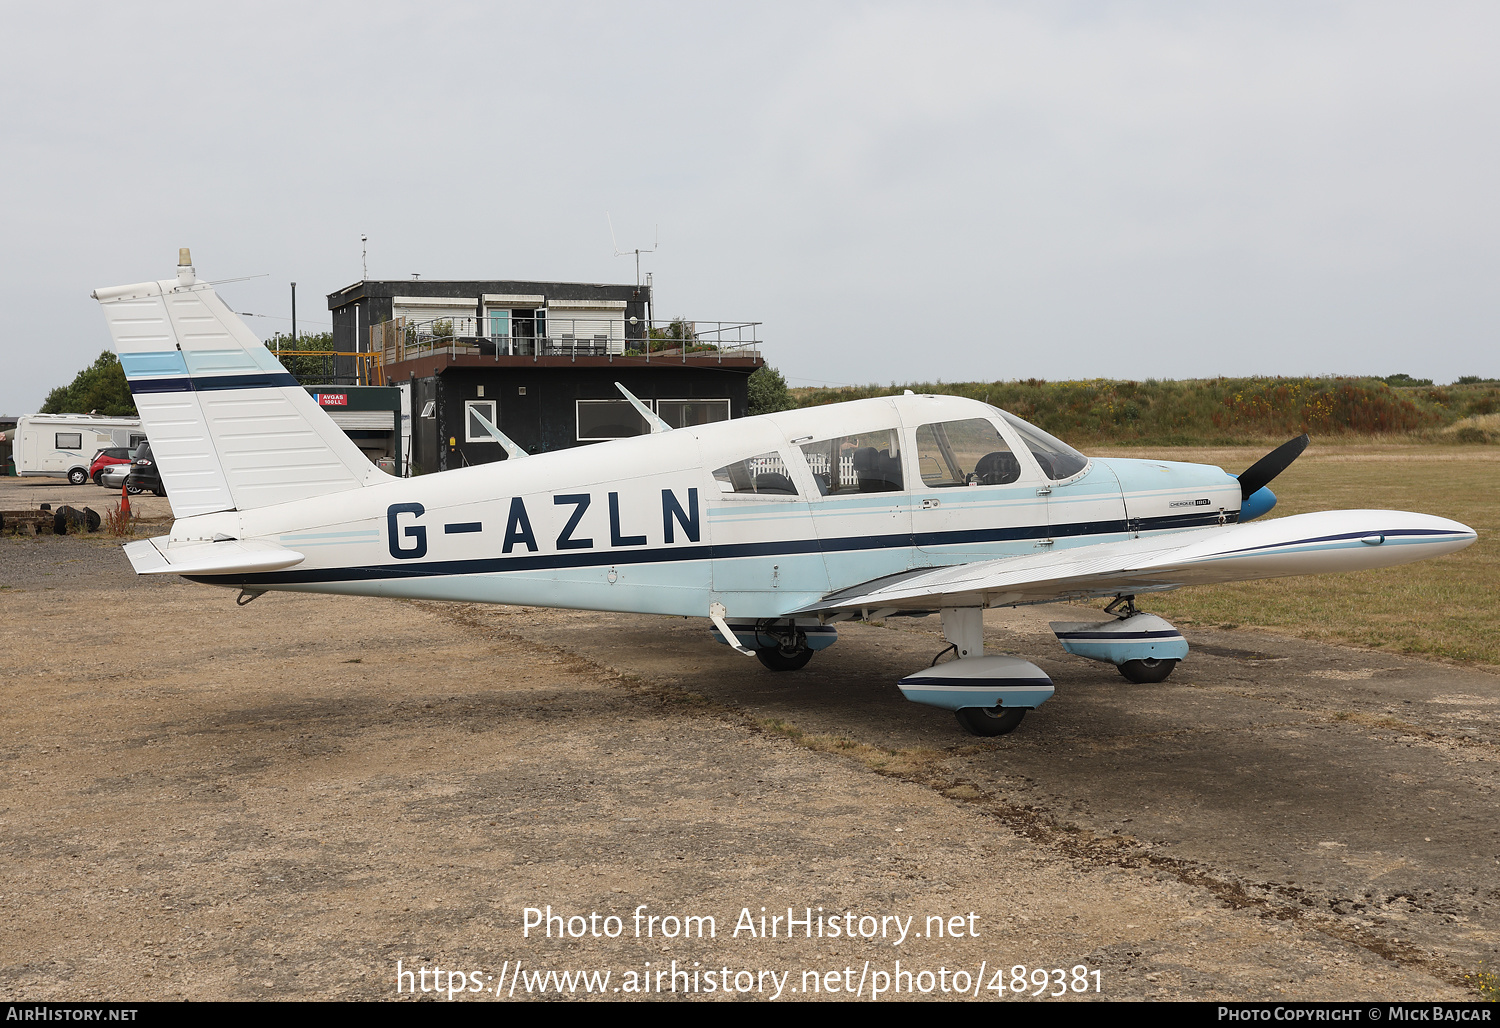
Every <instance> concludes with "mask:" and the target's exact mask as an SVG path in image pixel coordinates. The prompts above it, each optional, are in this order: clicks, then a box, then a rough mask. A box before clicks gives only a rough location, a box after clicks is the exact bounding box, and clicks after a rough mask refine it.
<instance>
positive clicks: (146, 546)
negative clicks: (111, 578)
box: [125, 536, 306, 575]
mask: <svg viewBox="0 0 1500 1028" xmlns="http://www.w3.org/2000/svg"><path fill="white" fill-rule="evenodd" d="M125 555H126V556H127V557H129V558H130V564H131V566H132V567H134V568H135V573H136V574H138V575H242V574H253V573H255V572H258V571H280V570H281V569H282V568H289V567H292V566H294V565H297V564H300V563H302V561H303V560H305V559H306V558H305V557H304V556H303V555H302V554H300V553H298V552H297V551H296V550H289V549H287V548H286V547H285V546H278V545H276V544H275V543H271V542H263V541H260V540H253V539H249V540H240V539H225V540H222V541H220V542H190V543H183V542H179V543H169V542H168V539H167V537H166V536H157V537H156V538H155V539H143V540H141V541H140V542H134V543H131V544H130V545H129V546H126V547H125Z"/></svg>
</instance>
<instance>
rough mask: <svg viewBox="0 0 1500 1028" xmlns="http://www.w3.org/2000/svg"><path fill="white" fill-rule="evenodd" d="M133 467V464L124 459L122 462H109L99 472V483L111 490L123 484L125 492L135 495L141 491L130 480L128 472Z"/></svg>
mask: <svg viewBox="0 0 1500 1028" xmlns="http://www.w3.org/2000/svg"><path fill="white" fill-rule="evenodd" d="M133 467H134V465H132V464H131V463H130V461H126V462H125V463H124V464H111V465H109V466H108V467H106V468H104V469H103V470H102V471H100V472H99V484H100V485H102V486H103V487H104V488H106V489H109V490H111V491H113V490H115V489H118V488H120V487H121V486H122V485H123V486H124V487H125V491H126V492H127V493H129V494H130V495H131V496H135V495H136V494H138V493H139V492H140V491H141V487H140V486H139V485H137V484H136V483H135V482H132V481H131V480H130V472H131V469H132V468H133Z"/></svg>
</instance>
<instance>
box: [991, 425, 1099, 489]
mask: <svg viewBox="0 0 1500 1028" xmlns="http://www.w3.org/2000/svg"><path fill="white" fill-rule="evenodd" d="M1000 413H1001V414H1002V415H1004V417H1005V420H1006V421H1008V422H1010V427H1011V428H1013V429H1015V430H1016V432H1017V433H1019V434H1020V436H1021V441H1022V442H1023V443H1025V444H1026V448H1027V449H1028V450H1030V451H1031V455H1032V456H1033V457H1035V458H1036V462H1037V463H1038V464H1040V465H1041V467H1042V474H1044V475H1046V476H1047V477H1048V478H1050V479H1052V481H1054V482H1060V481H1062V480H1063V479H1065V478H1072V477H1073V476H1074V475H1076V474H1078V473H1079V472H1080V471H1082V470H1083V469H1084V468H1086V467H1088V466H1089V459H1088V458H1087V457H1085V456H1084V455H1083V454H1081V453H1079V452H1078V451H1077V450H1075V449H1073V447H1071V446H1069V445H1068V444H1067V443H1065V442H1063V441H1062V440H1061V439H1056V438H1054V437H1052V436H1050V435H1048V434H1047V433H1046V432H1043V431H1042V430H1041V429H1040V428H1037V427H1036V426H1035V425H1031V424H1027V423H1026V422H1024V421H1022V420H1021V419H1020V418H1018V417H1016V416H1015V415H1014V414H1007V413H1006V412H1004V411H1001V412H1000Z"/></svg>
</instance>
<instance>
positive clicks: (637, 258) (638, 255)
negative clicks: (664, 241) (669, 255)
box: [604, 211, 661, 286]
mask: <svg viewBox="0 0 1500 1028" xmlns="http://www.w3.org/2000/svg"><path fill="white" fill-rule="evenodd" d="M604 220H605V221H607V222H609V241H610V243H611V244H612V245H613V246H614V248H615V256H616V257H627V256H629V255H630V254H632V253H633V254H635V284H636V285H637V286H639V285H640V284H641V254H643V253H655V252H656V248H657V247H659V246H660V245H661V226H660V225H657V226H655V228H656V239H655V241H654V242H653V243H652V244H651V249H649V250H642V249H641V248H640V247H636V248H635V249H634V250H622V249H620V244H619V243H618V242H616V240H615V223H614V219H613V218H611V217H610V216H609V211H605V212H604Z"/></svg>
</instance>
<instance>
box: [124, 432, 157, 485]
mask: <svg viewBox="0 0 1500 1028" xmlns="http://www.w3.org/2000/svg"><path fill="white" fill-rule="evenodd" d="M132 485H134V486H136V487H137V488H136V490H135V491H136V492H138V493H139V492H145V491H146V490H147V489H150V490H151V491H152V492H153V493H155V494H156V495H157V496H165V495H167V487H166V486H165V485H163V484H162V481H161V472H160V471H158V470H157V469H156V461H155V459H154V458H152V456H151V443H150V442H144V443H141V445H139V446H137V447H136V448H135V459H134V460H132V461H131V462H130V477H129V478H128V479H127V480H126V482H125V491H126V492H127V493H128V492H130V491H131V489H130V487H131V486H132Z"/></svg>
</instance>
